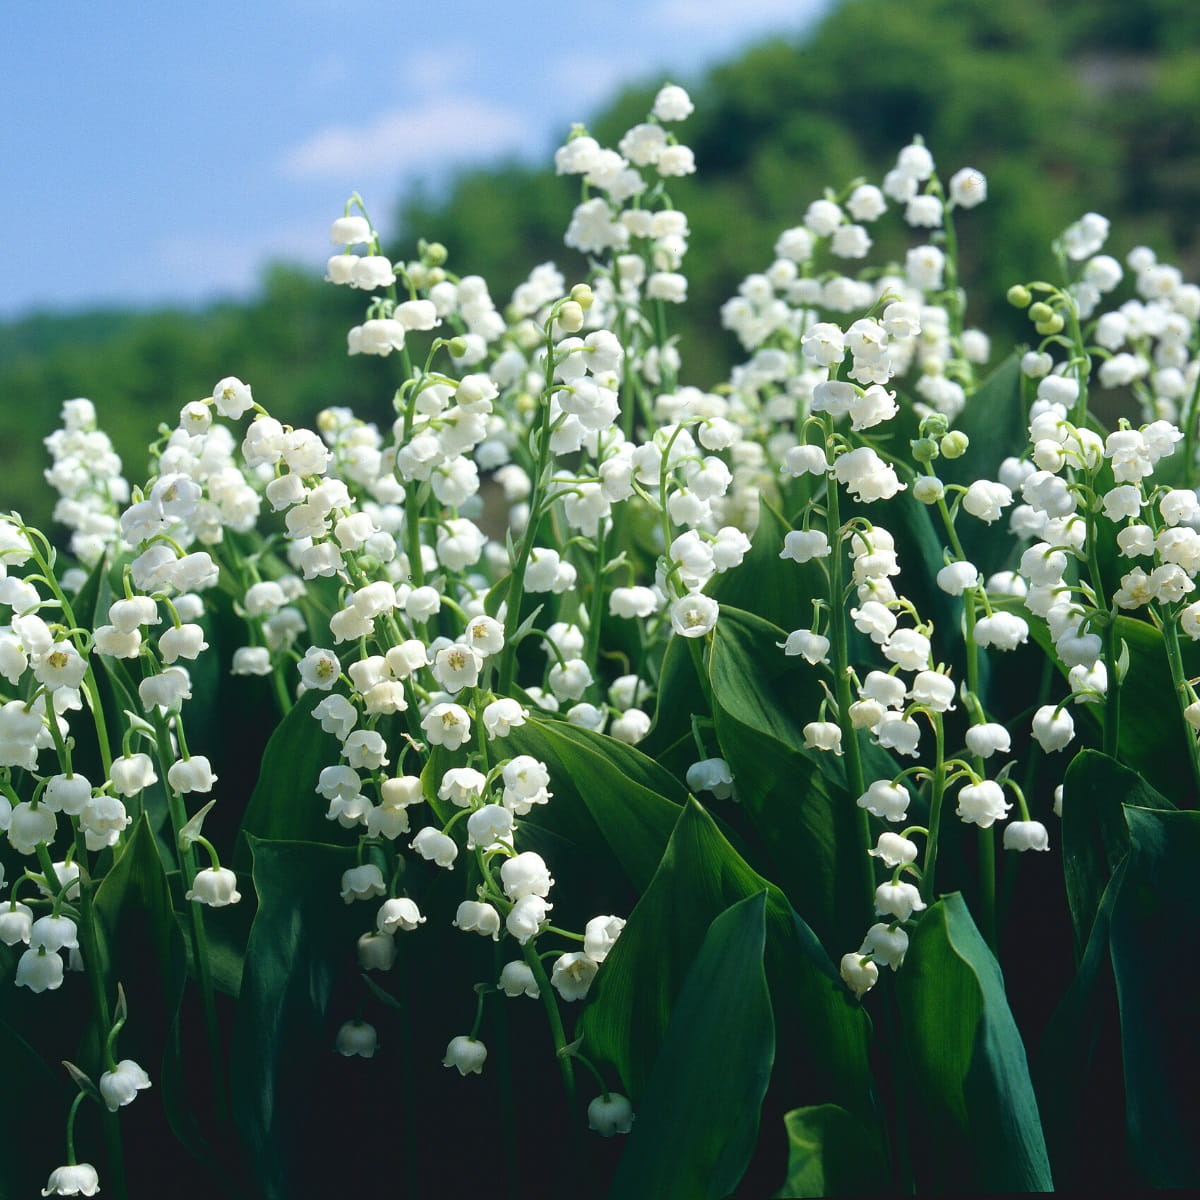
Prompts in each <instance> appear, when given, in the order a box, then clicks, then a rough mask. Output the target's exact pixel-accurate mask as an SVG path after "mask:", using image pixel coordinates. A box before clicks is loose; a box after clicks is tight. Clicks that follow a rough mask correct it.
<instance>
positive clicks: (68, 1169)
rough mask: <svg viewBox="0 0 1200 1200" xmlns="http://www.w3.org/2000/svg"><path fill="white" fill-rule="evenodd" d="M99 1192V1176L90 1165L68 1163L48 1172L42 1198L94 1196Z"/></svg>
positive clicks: (85, 1163)
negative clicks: (48, 1176) (48, 1175)
mask: <svg viewBox="0 0 1200 1200" xmlns="http://www.w3.org/2000/svg"><path fill="white" fill-rule="evenodd" d="M99 1190H100V1176H99V1174H98V1173H97V1171H96V1168H95V1167H93V1166H92V1164H91V1163H87V1162H82V1163H69V1164H68V1165H67V1166H65V1167H55V1168H54V1170H53V1171H51V1172H50V1178H49V1180H48V1181H47V1182H46V1186H45V1187H44V1188H42V1195H43V1196H94V1195H95V1194H96V1193H97V1192H98V1191H99Z"/></svg>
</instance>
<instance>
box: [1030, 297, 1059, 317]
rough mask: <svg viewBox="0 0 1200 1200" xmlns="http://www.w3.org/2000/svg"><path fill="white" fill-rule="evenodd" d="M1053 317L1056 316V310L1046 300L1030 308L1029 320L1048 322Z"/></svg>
mask: <svg viewBox="0 0 1200 1200" xmlns="http://www.w3.org/2000/svg"><path fill="white" fill-rule="evenodd" d="M1052 316H1054V309H1052V308H1051V307H1050V305H1048V304H1047V303H1046V302H1045V301H1044V300H1039V301H1038V302H1037V303H1036V304H1031V305H1030V306H1029V319H1030V320H1031V321H1034V322H1038V321H1048V320H1050V318H1051V317H1052Z"/></svg>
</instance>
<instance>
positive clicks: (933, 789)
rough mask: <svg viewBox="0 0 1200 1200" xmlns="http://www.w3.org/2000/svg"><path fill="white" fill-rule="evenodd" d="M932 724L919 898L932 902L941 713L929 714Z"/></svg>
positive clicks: (942, 748) (942, 774) (942, 765)
mask: <svg viewBox="0 0 1200 1200" xmlns="http://www.w3.org/2000/svg"><path fill="white" fill-rule="evenodd" d="M929 721H930V724H932V725H933V739H934V754H935V759H934V765H933V775H932V777H931V780H930V795H929V840H928V841H927V842H926V844H925V862H924V865H923V867H922V873H921V899H922V900H924V901H925V903H926V904H932V903H933V899H934V894H933V877H934V869H935V868H936V866H937V852H938V833H939V832H940V830H941V823H942V801H943V800H944V799H945V795H946V739H945V731H944V730H943V727H942V714H941V713H939V712H933V713H930V714H929Z"/></svg>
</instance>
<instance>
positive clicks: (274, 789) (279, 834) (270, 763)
mask: <svg viewBox="0 0 1200 1200" xmlns="http://www.w3.org/2000/svg"><path fill="white" fill-rule="evenodd" d="M324 698H325V697H324V693H322V692H317V691H311V692H306V693H305V694H304V695H303V696H301V698H300V699H299V701H298V702H297V703H296V705H295V706H294V707H293V708H292V711H291V712H289V713H288V715H287V716H286V717H284V718H283V720H282V721H280V722H279V725H278V726H277V727H276V729H275V732H274V733H273V734H272V735H271V740H270V741H269V742H268V743H267V748H266V750H265V751H264V752H263V757H262V765H261V766H260V767H259V771H258V783H257V784H255V787H254V793H253V795H252V796H251V797H250V803H249V804H248V805H247V806H246V813H245V816H244V817H243V818H242V827H241V830H240V831H239V833H238V839H237V844H236V846H235V848H234V864H235V866H236V867H237V869H238V870H239V871H246V870H248V869H249V864H250V851H249V846H248V844H247V843H248V840H249V838H250V837H251V836H253V837H255V838H260V839H264V840H268V841H295V842H319V843H329V844H332V845H348V844H349V838H348V836H347V834H346V832H345V831H344V830H343V829H342V828H341V826H340V825H338V823H337V822H336V821H330V820H328V819H327V817H326V815H325V814H326V811H327V807H328V806H327V805H326V802H325V801H324V800H323V799H322V798H321V797H320V796H318V795H317V793H316V786H317V780H318V779H319V778H320V775H321V771H322V770H324V768H325V767H329V766H335V765H336V764H337V763H339V762H340V761H341V747H340V746H339V745H338V741H337V738H335V737H334V736H333V734H331V733H325V732H324V730H322V728H321V725H320V723H319V722H318V721H316V720H315V719H314V718H313V715H312V710H313V709H314V708H315V707H316V706H317V705H318V704H319V703H320V702H321V701H322V700H323V699H324Z"/></svg>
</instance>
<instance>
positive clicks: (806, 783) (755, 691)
mask: <svg viewBox="0 0 1200 1200" xmlns="http://www.w3.org/2000/svg"><path fill="white" fill-rule="evenodd" d="M782 636H783V635H782V633H781V632H780V631H779V630H778V629H776V628H775V627H774V626H772V625H769V624H767V623H766V622H765V621H761V620H759V619H758V618H756V617H754V616H752V615H751V614H749V613H743V612H739V611H737V610H725V611H723V612H722V615H721V619H720V620H719V621H718V622H717V627H716V629H715V630H714V633H713V642H712V651H711V654H710V657H709V679H710V682H711V687H712V692H713V696H714V703H715V707H716V714H715V715H716V729H717V737H718V740H719V741H720V744H721V748H722V753H723V755H724V757H725V758H726V760H727V761H728V762H729V764H730V767H731V768H732V771H733V776H734V786H735V788H736V789H737V795H738V798H739V799H740V801H741V807H742V810H743V812H744V813H745V815H746V816H747V818H748V819H749V821H750V822H751V824H752V825H753V826H754V829H755V831H756V833H757V834H758V838H759V843H760V845H761V853H762V856H763V861H762V866H763V868H764V869H765V870H767V871H768V873H769V874H770V877H771V878H772V879H773V880H775V881H776V882H778V884H779V885H780V887H782V888H783V890H784V892H785V893H786V894H787V896H788V898H789V900H790V901H791V903H792V905H793V907H794V908H795V909H796V910H797V912H799V914H800V915H801V916H802V917H803V918H804V920H805V921H806V922H807V923H808V924H809V925H810V926H811V927H812V928H813V930H814V931H815V932H816V934H817V936H818V937H819V938H820V939H821V942H822V944H824V945H825V946H826V947H829V948H837V947H845V946H850V944H851V943H852V942H853V943H854V944H855V945H857V944H858V941H859V940H861V937H862V930H863V928H864V926H863V921H864V919H865V918H866V917H868V916H869V915H870V914H869V910H868V908H867V901H866V894H865V891H864V887H863V879H864V857H865V855H866V851H867V849H868V848H869V847H867V846H864V845H863V844H862V837H861V834H860V832H859V817H858V809H857V808H856V806H855V803H854V802H855V800H856V799H857V797H855V796H852V795H851V794H850V792H849V790H848V788H847V784H846V778H845V768H844V766H843V765H842V760H841V759H837V758H835V757H834V756H832V755H829V754H824V753H821V752H817V751H807V750H805V749H804V736H803V732H802V730H803V726H804V724H805V723H806V722H808V721H810V720H815V719H816V714H817V709H818V706H819V704H820V698H821V695H822V694H823V693H822V692H821V690H820V685H819V683H818V673H817V669H816V668H814V667H811V666H809V665H808V664H807V663H804V662H800V663H797V660H796V659H794V658H788V657H787V656H786V655H784V654H783V652H782V651H781V650H780V649H779V648H778V643H779V642H780V641H781V640H782ZM860 747H861V749H862V751H863V760H864V764H865V766H866V769H867V770H868V772H869V773H870V775H869V777H870V778H871V779H876V778H889V779H890V778H891V777H892V776H893V775H894V773H895V772H896V767H895V765H894V763H893V762H892V760H891V758H890V756H889V755H888V754H887V752H886V751H884V750H881V749H880V748H879V747H878V746H872V745H870V744H869V743H868V742H866V740H865V739H862V740H860ZM915 811H916V810H915V809H914V812H915Z"/></svg>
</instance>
